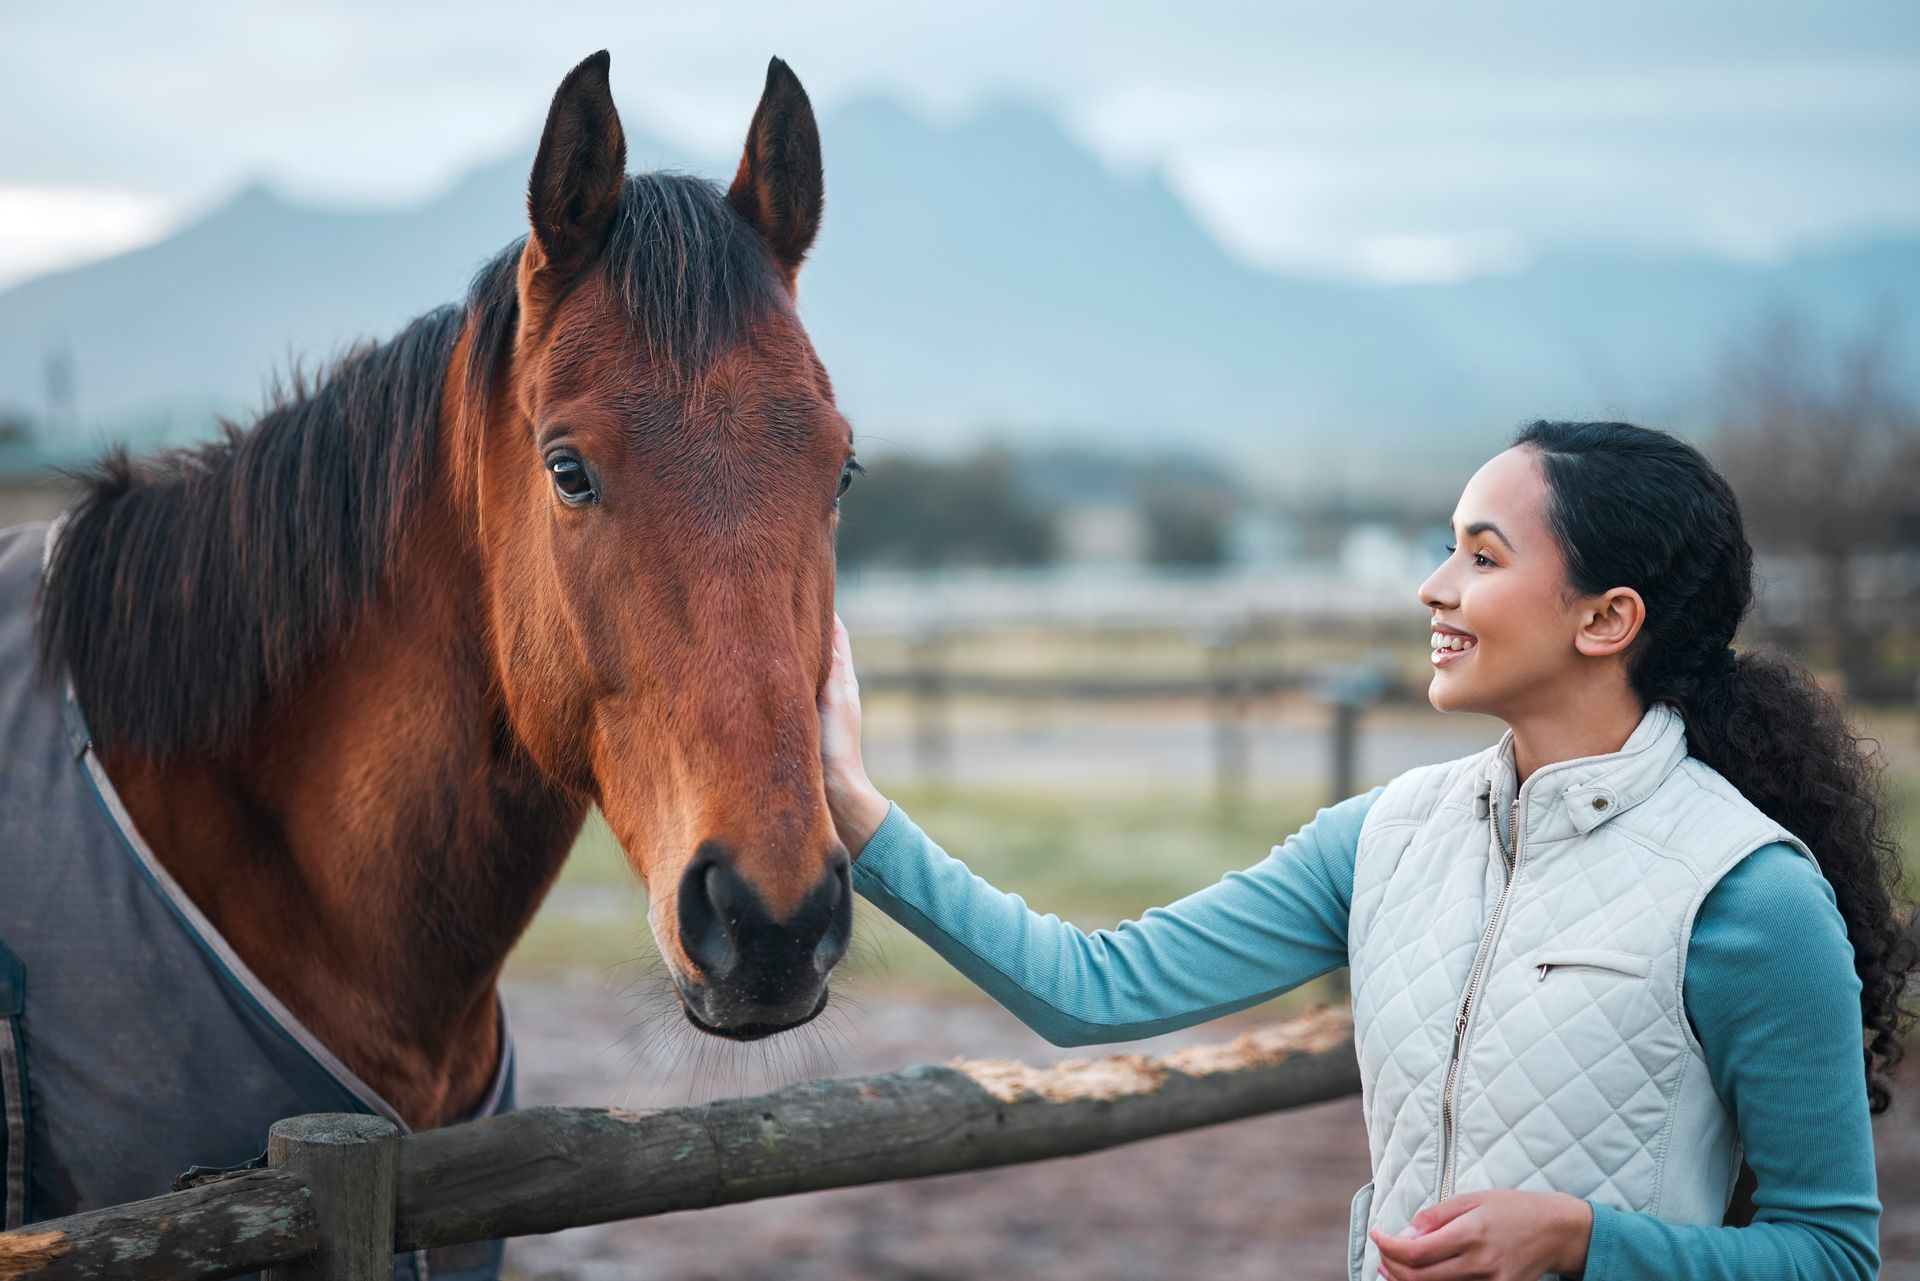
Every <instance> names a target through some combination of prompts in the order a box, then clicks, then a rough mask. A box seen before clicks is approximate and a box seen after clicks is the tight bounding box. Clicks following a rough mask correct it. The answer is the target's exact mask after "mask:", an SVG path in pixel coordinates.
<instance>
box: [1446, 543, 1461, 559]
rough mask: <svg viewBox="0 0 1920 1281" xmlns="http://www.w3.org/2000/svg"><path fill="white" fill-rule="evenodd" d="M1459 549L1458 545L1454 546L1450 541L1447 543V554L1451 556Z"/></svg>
mask: <svg viewBox="0 0 1920 1281" xmlns="http://www.w3.org/2000/svg"><path fill="white" fill-rule="evenodd" d="M1459 550H1460V549H1459V548H1458V547H1455V546H1454V545H1453V544H1452V543H1448V544H1447V555H1449V556H1451V555H1453V554H1454V553H1455V552H1457V551H1459Z"/></svg>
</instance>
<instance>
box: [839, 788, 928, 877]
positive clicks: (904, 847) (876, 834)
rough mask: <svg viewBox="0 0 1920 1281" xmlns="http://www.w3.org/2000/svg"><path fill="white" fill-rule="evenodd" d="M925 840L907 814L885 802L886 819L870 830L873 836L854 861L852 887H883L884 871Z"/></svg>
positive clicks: (868, 839) (885, 874)
mask: <svg viewBox="0 0 1920 1281" xmlns="http://www.w3.org/2000/svg"><path fill="white" fill-rule="evenodd" d="M925 840H926V837H925V836H924V835H922V833H921V831H920V829H919V828H918V827H915V826H914V823H913V820H912V819H910V818H908V817H907V812H906V811H905V810H903V809H901V808H900V807H899V806H898V805H895V804H894V803H893V802H892V801H888V802H887V816H886V817H885V818H883V819H881V820H880V826H878V827H876V828H874V829H873V835H872V836H869V837H868V838H867V843H866V845H865V847H864V848H862V849H861V851H860V857H859V858H856V859H855V860H853V888H854V889H855V890H863V889H864V888H865V887H866V886H868V885H873V886H878V887H884V886H885V885H886V883H887V872H888V871H889V870H890V868H891V867H892V866H895V865H898V864H899V862H900V861H901V859H902V858H903V857H905V856H906V854H907V852H908V851H910V850H911V849H913V848H914V847H916V846H918V845H921V844H922V843H924V842H925Z"/></svg>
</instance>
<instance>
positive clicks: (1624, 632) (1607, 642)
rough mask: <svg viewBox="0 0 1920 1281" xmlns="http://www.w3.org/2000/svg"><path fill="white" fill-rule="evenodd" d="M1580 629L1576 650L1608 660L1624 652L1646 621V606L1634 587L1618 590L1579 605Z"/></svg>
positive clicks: (1576, 637)
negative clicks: (1609, 657)
mask: <svg viewBox="0 0 1920 1281" xmlns="http://www.w3.org/2000/svg"><path fill="white" fill-rule="evenodd" d="M1578 621H1579V624H1580V630H1579V631H1578V632H1577V633H1575V635H1574V638H1573V647H1574V648H1575V649H1577V650H1579V651H1580V652H1581V653H1582V654H1585V655H1586V656H1587V657H1589V658H1606V657H1608V656H1609V655H1613V654H1618V653H1621V652H1622V651H1624V650H1625V649H1626V648H1627V646H1629V645H1631V644H1633V638H1634V637H1636V636H1638V635H1639V634H1640V626H1641V624H1642V623H1645V622H1646V621H1647V603H1646V602H1645V601H1643V600H1641V599H1640V593H1639V592H1636V591H1635V590H1633V588H1631V587H1615V588H1613V589H1612V590H1610V591H1606V592H1602V593H1601V594H1600V595H1598V596H1589V597H1588V598H1587V599H1586V600H1584V601H1582V602H1581V603H1580V613H1579V615H1578Z"/></svg>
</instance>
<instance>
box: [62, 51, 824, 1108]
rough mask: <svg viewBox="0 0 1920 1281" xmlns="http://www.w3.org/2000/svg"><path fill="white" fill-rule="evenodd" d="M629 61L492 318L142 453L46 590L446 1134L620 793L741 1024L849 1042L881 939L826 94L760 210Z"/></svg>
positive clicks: (697, 1001) (496, 271)
mask: <svg viewBox="0 0 1920 1281" xmlns="http://www.w3.org/2000/svg"><path fill="white" fill-rule="evenodd" d="M607 64H608V59H607V56H606V54H605V53H600V54H596V55H595V56H593V57H591V58H588V59H587V60H586V61H585V62H583V63H581V64H580V65H579V66H578V67H576V68H575V69H574V70H573V72H572V73H571V74H569V75H568V76H567V78H566V80H565V81H564V82H563V83H562V84H561V86H560V88H559V90H558V92H557V93H556V94H555V96H554V100H553V105H552V109H551V111H550V114H549V116H548V118H547V122H546V127H545V131H544V133H543V135H542V137H541V140H540V147H539V153H538V156H537V158H536V159H535V161H534V165H533V172H532V179H531V183H530V188H529V197H528V207H529V214H530V218H531V224H532V226H531V234H530V235H529V236H527V237H526V238H525V239H524V240H523V241H521V242H519V243H516V244H514V245H512V246H509V247H508V248H507V249H506V250H505V251H504V252H502V253H501V254H500V255H499V256H498V257H497V258H496V259H495V260H494V261H493V262H492V263H491V264H490V265H488V266H487V267H485V268H484V269H483V270H482V271H481V273H480V274H479V276H478V277H477V278H476V280H475V282H474V284H473V287H472V290H471V292H470V294H469V297H468V299H467V302H466V305H465V306H464V308H454V307H447V308H442V309H440V310H439V311H435V312H432V313H430V314H428V315H426V316H423V317H420V318H419V319H417V320H415V321H414V322H413V323H412V324H410V325H409V326H408V327H407V328H406V329H405V330H404V331H403V332H402V333H400V334H399V335H398V336H397V337H395V338H394V339H392V340H391V341H389V342H387V343H385V344H383V345H381V346H378V347H372V348H365V349H361V350H359V351H356V352H354V353H352V354H350V355H348V356H347V357H346V358H345V359H343V360H341V361H340V362H339V363H338V364H337V365H336V366H335V367H334V368H333V369H331V371H329V373H328V374H326V375H325V376H324V377H323V378H321V379H319V380H317V381H316V383H315V384H314V385H313V386H312V387H311V388H310V389H307V390H304V391H296V393H295V394H293V395H291V396H288V397H284V398H282V402H281V403H279V404H278V405H276V406H275V407H274V408H272V409H271V410H269V411H268V412H267V413H266V414H265V415H264V416H263V417H261V418H260V420H259V421H258V422H257V423H255V424H254V425H253V426H251V427H250V428H247V429H244V430H241V429H233V428H230V429H229V431H228V436H227V439H226V440H224V441H223V442H221V443H218V444H214V445H211V446H207V447H205V448H202V449H198V450H193V451H186V452H182V453H178V454H174V455H169V456H165V457H162V458H159V459H156V460H152V461H149V462H134V461H130V460H128V459H127V458H125V457H124V456H115V457H113V458H110V459H108V460H107V461H106V462H105V463H104V464H102V465H101V466H100V467H99V468H98V469H96V470H95V471H94V472H93V473H91V474H90V475H89V476H88V477H87V478H86V484H85V487H84V490H83V493H82V495H81V497H80V499H79V500H78V502H77V503H76V505H75V507H74V509H73V511H72V514H71V516H70V518H69V519H68V520H67V521H66V522H65V524H64V527H63V528H62V529H61V530H60V531H59V535H58V538H57V539H56V540H55V542H54V547H53V557H52V561H51V567H50V570H49V572H48V577H47V583H46V587H45V590H44V594H43V599H42V602H41V616H40V623H39V628H40V642H39V643H40V649H41V660H42V667H43V670H44V672H45V673H47V674H48V675H49V676H50V677H52V678H54V679H58V678H59V677H60V676H61V675H62V674H64V675H65V676H66V677H67V678H68V679H70V681H71V683H72V689H73V691H74V696H75V699H76V701H77V704H78V706H79V708H80V709H82V711H83V712H84V715H85V718H86V721H87V722H88V724H89V725H90V727H91V732H92V741H93V743H94V746H95V749H96V750H97V752H98V756H99V760H100V761H101V762H102V763H103V765H104V768H105V771H106V773H107V775H108V776H109V777H110V779H111V783H112V787H113V789H115V790H117V792H118V794H119V796H120V798H121V800H122V801H123V802H124V807H125V811H126V813H127V814H128V815H129V816H130V817H131V820H132V823H133V825H134V826H135V827H136V828H137V829H138V832H139V834H140V835H141V836H142V837H144V840H145V842H146V844H147V845H148V846H150V847H151V850H152V851H153V853H154V855H155V856H156V857H157V858H158V860H159V861H160V863H162V864H163V865H164V867H165V868H166V870H167V871H168V872H169V873H171V875H172V877H173V879H174V880H175V881H177V882H178V885H179V886H180V887H181V888H182V889H183V890H184V891H185V893H186V894H187V895H188V896H190V898H191V899H192V902H193V904H194V905H196V906H197V907H198V909H199V910H200V911H201V912H202V913H204V915H205V917H206V918H207V919H208V920H209V921H211V923H212V924H213V926H214V927H215V928H216V929H217V930H218V932H219V934H220V935H222V936H223V937H224V939H225V940H226V942H227V943H228V944H229V945H230V946H231V948H232V950H233V951H234V952H235V953H237V954H238V956H239V957H240V958H241V959H242V960H243V961H244V963H245V965H246V966H247V967H249V968H250V969H251V970H252V972H253V974H254V975H256V976H257V977H258V978H259V979H260V980H261V981H262V982H263V983H264V984H265V985H266V986H267V987H268V988H269V989H271V991H272V993H273V994H274V996H276V997H277V998H279V1000H280V1001H281V1002H283V1003H284V1005H285V1006H286V1007H287V1008H288V1009H289V1010H290V1011H291V1012H292V1013H293V1014H294V1015H295V1016H297V1018H298V1019H299V1020H300V1021H301V1022H302V1023H303V1024H304V1025H305V1026H306V1028H307V1029H309V1030H310V1031H311V1032H312V1033H313V1034H314V1035H315V1036H317V1038H318V1039H319V1040H320V1041H321V1042H323V1043H324V1045H325V1046H326V1047H327V1048H328V1049H329V1050H331V1051H332V1053H333V1054H334V1055H336V1056H337V1057H338V1058H339V1059H340V1060H341V1061H342V1062H343V1063H344V1064H345V1065H346V1066H347V1067H349V1068H350V1069H351V1070H352V1071H353V1072H354V1073H356V1074H357V1075H358V1076H359V1077H360V1078H362V1080H364V1081H365V1082H366V1083H368V1084H370V1085H371V1086H372V1087H374V1088H375V1089H377V1090H378V1091H379V1092H380V1093H381V1094H382V1095H383V1096H384V1097H385V1098H386V1099H387V1100H389V1101H390V1102H391V1103H392V1105H393V1107H394V1109H395V1110H396V1111H397V1112H398V1113H399V1114H400V1115H401V1116H402V1117H403V1118H404V1119H405V1120H406V1121H407V1122H408V1123H410V1124H411V1125H413V1126H416V1127H424V1126H431V1125H435V1124H441V1123H444V1122H446V1121H449V1120H452V1119H456V1118H458V1117H461V1116H463V1115H466V1114H467V1113H469V1112H470V1111H472V1110H473V1109H474V1108H475V1107H476V1105H477V1104H478V1103H479V1102H480V1101H481V1099H482V1096H483V1094H485V1092H486V1091H487V1089H488V1086H489V1082H490V1081H491V1080H492V1079H493V1078H494V1075H495V1070H496V1066H497V1059H498V1055H499V1049H498V1046H499V1041H500V1029H499V1026H498V1015H497V1011H496V1001H495V995H494V989H495V983H496V980H497V978H498V976H499V974H500V971H501V967H502V964H503V962H504V961H505V959H506V956H507V954H508V951H509V950H510V949H511V948H512V947H513V945H514V942H515V941H516V940H517V939H518V938H519V936H520V934H521V933H522V931H523V930H524V929H525V928H526V926H527V923H528V921H529V920H530V918H531V917H532V916H533V914H534V911H535V909H536V908H537V907H538V906H539V905H540V902H541V899H542V897H543V896H544V895H545V893H546V892H547V890H548V888H549V886H551V884H552V883H553V880H554V878H555V876H556V874H557V873H558V872H559V870H560V867H561V863H562V861H563V860H564V859H565V857H566V855H567V851H568V849H569V848H570V847H571V846H572V844H573V842H574V839H575V837H576V836H577V834H578V833H579V831H580V828H581V825H582V822H583V821H584V819H585V816H586V814H587V812H588V809H589V807H590V806H593V805H596V804H597V805H598V806H599V807H600V808H601V809H602V810H603V811H604V813H605V815H606V818H607V821H608V823H609V824H610V826H611V827H612V829H613V832H614V833H615V835H616V836H618V838H619V840H620V842H621V844H622V846H623V847H624V848H625V849H626V851H627V853H628V857H629V859H630V861H631V862H632V864H633V866H634V868H635V870H636V871H637V872H638V874H639V875H640V876H641V877H642V878H643V879H644V881H645V884H646V888H647V891H648V894H649V898H650V902H651V908H650V912H649V916H650V920H651V923H652V928H653V933H654V936H655V938H656V940H657V942H658V944H659V947H660V950H661V952H662V954H663V956H664V958H665V961H666V963H667V966H668V968H669V970H670V972H671V975H672V978H673V981H674V984H675V985H676V987H677V989H678V993H679V996H680V999H681V1001H682V1004H683V1007H684V1010H685V1013H686V1017H687V1018H688V1019H689V1020H690V1021H691V1022H692V1023H693V1024H694V1025H695V1026H697V1027H699V1028H700V1029H702V1030H704V1031H707V1032H711V1033H716V1034H719V1035H722V1036H727V1037H735V1038H753V1037H759V1036H764V1035H767V1034H769V1033H773V1032H778V1031H781V1030H783V1029H786V1028H790V1027H794V1026H796V1025H798V1024H801V1023H804V1022H806V1021H807V1020H808V1019H810V1018H812V1017H813V1016H814V1015H815V1014H817V1013H819V1011H820V1010H821V1009H822V1008H823V1006H824V1005H825V1003H826V1000H827V975H828V972H829V971H830V970H832V968H833V967H834V965H835V963H836V962H837V961H838V960H839V959H840V957H841V956H842V954H843V953H844V952H845V950H846V947H847V944H848V941H849V935H850V933H851V929H852V894H851V889H850V886H849V880H848V860H847V854H846V851H845V850H844V849H843V848H842V847H841V846H840V844H839V842H838V841H837V840H836V838H835V836H834V830H833V825H832V823H831V822H830V821H829V819H828V816H827V811H826V807H825V802H824V800H823V796H822V791H821V776H820V763H819V755H818V735H819V726H818V718H817V713H816V711H815V696H816V693H817V691H818V690H819V688H820V686H821V683H822V682H823V680H824V679H825V676H826V673H827V670H828V665H829V657H830V649H829V646H830V641H831V632H832V622H833V589H834V532H835V525H836V521H837V519H838V517H837V508H838V496H839V494H840V492H841V491H843V490H844V489H845V488H846V486H847V484H848V483H849V481H850V479H851V477H852V475H853V473H854V472H855V471H856V470H858V468H857V465H856V464H855V463H854V461H853V445H852V439H851V434H850V431H849V428H848V425H847V422H846V420H845V419H844V418H842V417H841V415H840V414H839V413H838V412H837V411H836V409H835V408H834V401H833V392H832V388H831V385H830V384H829V382H828V379H827V374H826V371H825V369H824V368H823V367H822V365H821V363H820V361H819V359H818V358H817V357H816V356H815V354H814V351H813V348H812V346H811V345H810V344H809V342H808V340H807V336H806V334H805V332H804V331H803V330H802V328H801V325H800V322H799V320H798V319H797V318H796V315H795V310H794V281H795V276H796V274H797V272H798V270H799V267H800V264H801V260H802V258H803V257H804V256H805V254H806V252H807V250H808V248H809V246H810V245H811V244H812V242H813V239H814V234H815V231H816V229H817V226H818V223H819V220H820V212H821V203H822V180H821V168H820V148H819V137H818V133H817V131H816V128H815V125H814V119H813V113H812V108H811V107H810V105H809V104H808V101H807V97H806V94H805V92H804V91H803V90H802V89H801V87H800V83H799V81H798V80H797V79H796V78H795V77H794V75H793V73H792V72H791V71H789V70H788V69H787V67H786V65H785V64H784V63H782V62H780V61H779V60H777V59H776V60H774V62H773V63H772V65H771V67H770V68H769V71H768V76H767V83H766V89H765V93H764V95H763V97H762V99H761V101H760V104H759V107H758V109H757V110H756V112H755V113H754V116H753V121H752V125H751V127H750V130H749V132H748V135H747V141H746V147H745V152H744V155H743V157H742V159H741V162H740V167H739V171H738V174H737V175H736V177H735V178H734V180H733V183H732V186H731V188H730V189H729V190H727V191H726V192H725V193H724V194H723V193H722V192H721V191H720V189H719V188H718V187H716V186H713V185H711V184H708V183H705V182H701V181H699V180H696V179H692V178H686V177H678V176H672V175H659V174H651V175H638V176H629V175H628V174H627V173H626V146H625V141H624V137H623V134H622V131H621V126H620V119H619V116H618V114H617V113H616V112H615V110H614V105H613V100H612V96H611V94H610V92H609V89H608V84H607ZM31 982H32V976H31V975H29V983H31Z"/></svg>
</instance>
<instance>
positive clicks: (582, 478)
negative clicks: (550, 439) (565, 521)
mask: <svg viewBox="0 0 1920 1281" xmlns="http://www.w3.org/2000/svg"><path fill="white" fill-rule="evenodd" d="M547 474H548V475H549V476H551V477H553V487H554V489H555V491H557V492H558V493H559V495H560V497H561V499H562V500H564V501H565V502H567V503H570V504H572V505H573V506H576V507H578V506H580V505H582V504H584V503H591V502H594V501H595V500H596V499H597V498H598V497H599V496H598V495H597V494H595V493H594V492H593V477H591V476H589V475H587V466H586V464H585V463H583V462H581V461H580V460H579V459H578V458H575V457H574V456H573V455H572V454H557V455H555V456H554V457H552V458H549V459H548V460H547Z"/></svg>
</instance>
